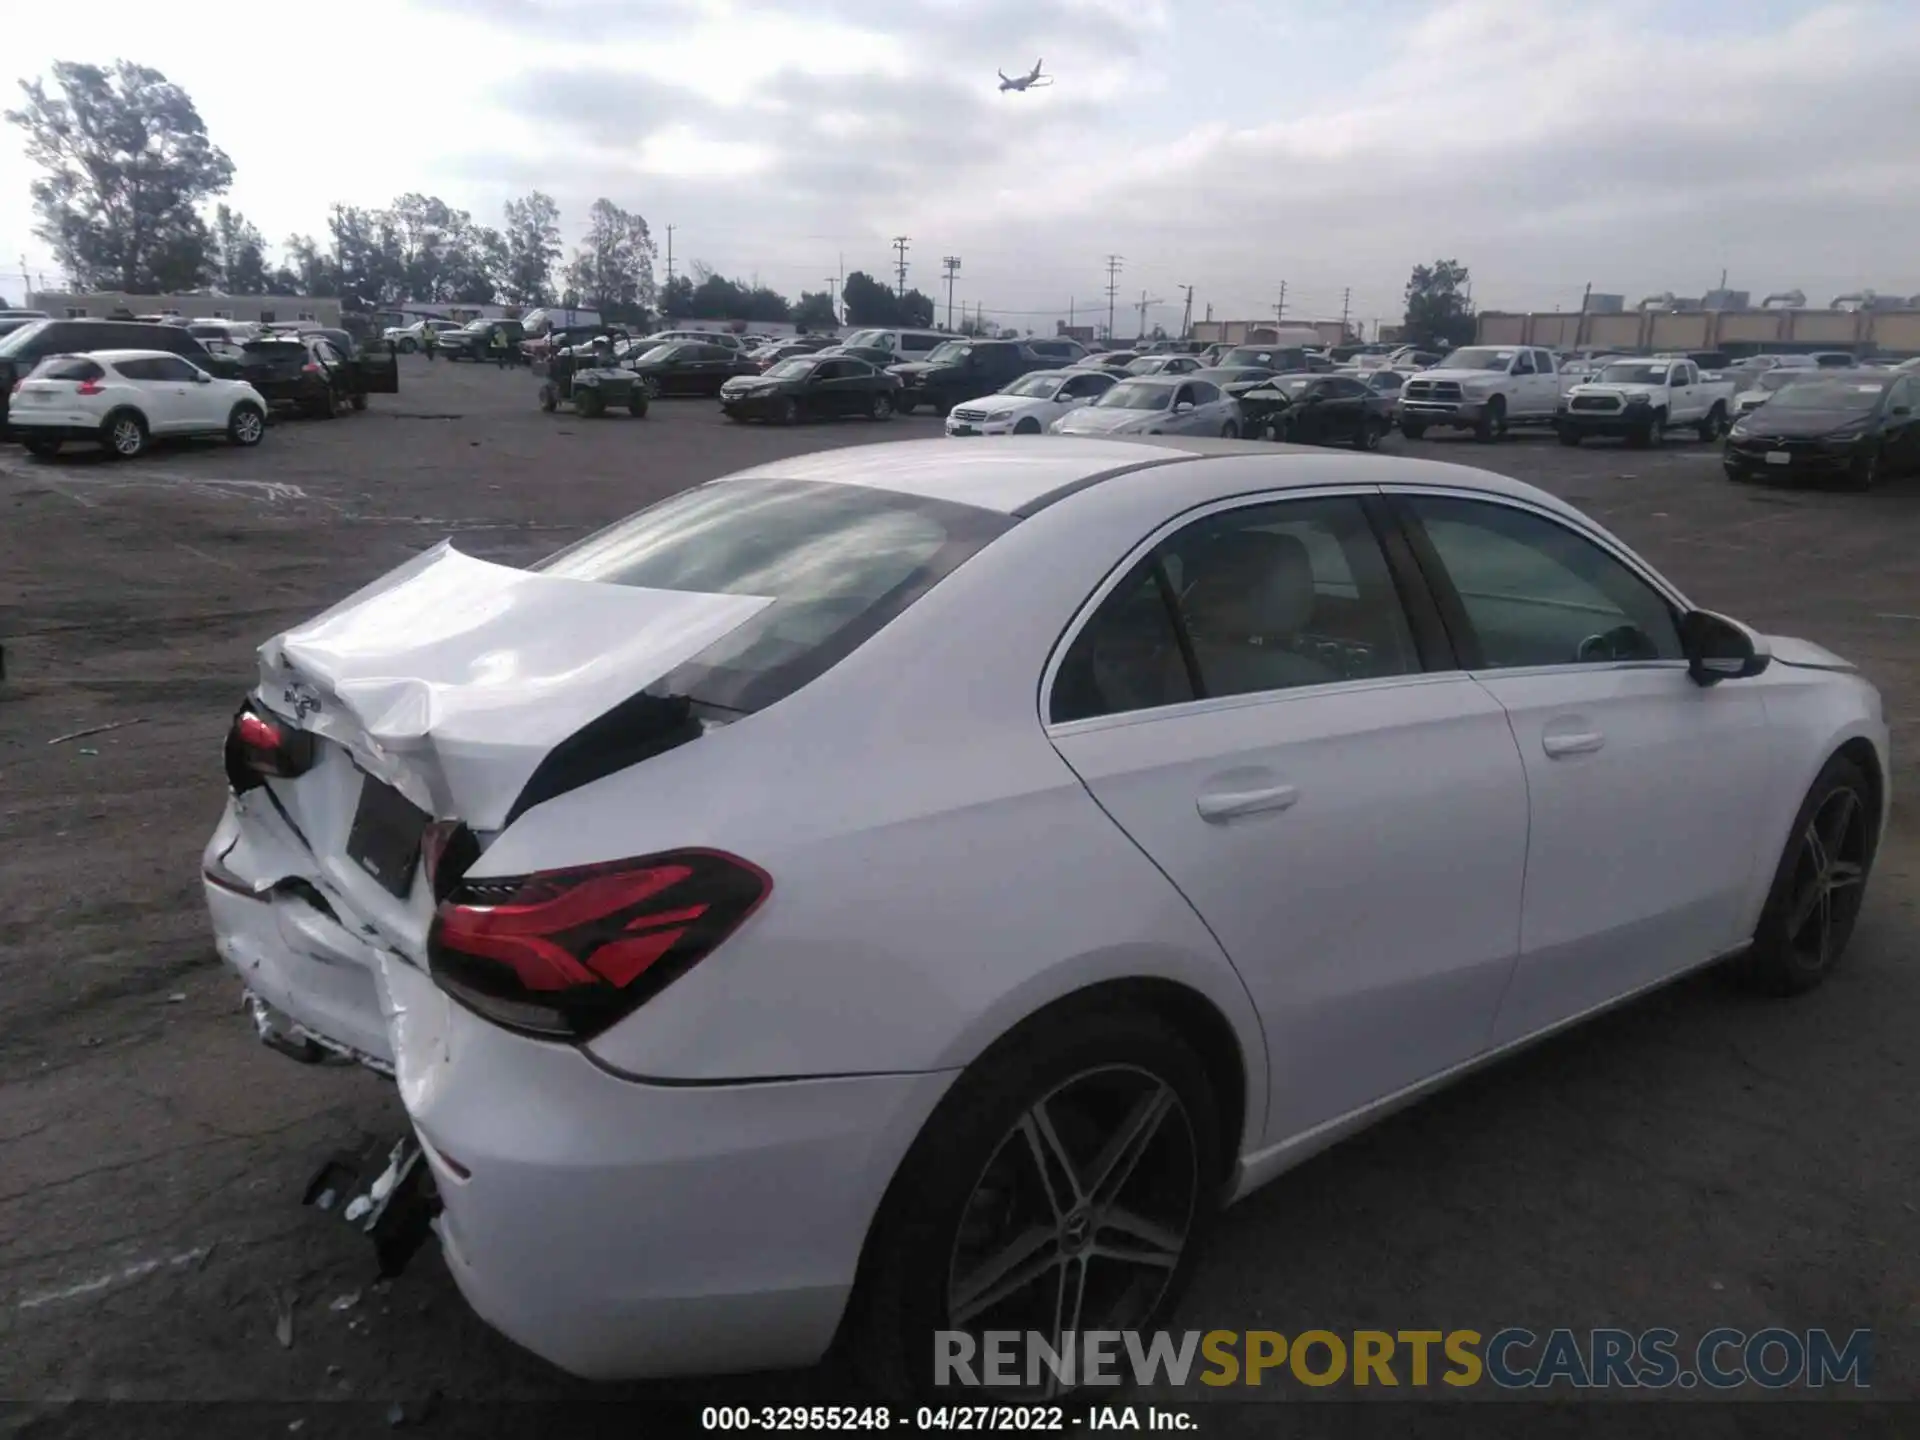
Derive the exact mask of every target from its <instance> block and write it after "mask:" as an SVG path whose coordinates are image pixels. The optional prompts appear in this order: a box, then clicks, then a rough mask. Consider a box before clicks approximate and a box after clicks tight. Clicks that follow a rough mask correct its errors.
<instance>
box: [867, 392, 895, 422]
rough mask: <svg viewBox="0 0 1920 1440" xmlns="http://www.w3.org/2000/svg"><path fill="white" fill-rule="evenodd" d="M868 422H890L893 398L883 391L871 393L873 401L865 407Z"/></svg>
mask: <svg viewBox="0 0 1920 1440" xmlns="http://www.w3.org/2000/svg"><path fill="white" fill-rule="evenodd" d="M867 418H868V419H869V420H891V419H892V418H893V397H892V396H891V395H889V394H888V393H887V392H886V391H884V390H876V391H874V392H873V400H872V402H871V403H870V404H869V405H868V407H867Z"/></svg>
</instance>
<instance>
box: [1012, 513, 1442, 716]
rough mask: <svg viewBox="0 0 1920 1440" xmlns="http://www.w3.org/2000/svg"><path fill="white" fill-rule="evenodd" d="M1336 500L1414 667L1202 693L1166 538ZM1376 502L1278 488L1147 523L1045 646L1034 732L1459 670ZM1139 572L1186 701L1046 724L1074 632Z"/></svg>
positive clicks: (1429, 599)
mask: <svg viewBox="0 0 1920 1440" xmlns="http://www.w3.org/2000/svg"><path fill="white" fill-rule="evenodd" d="M1340 499H1353V500H1357V501H1358V502H1359V504H1360V510H1361V513H1362V515H1363V516H1364V517H1365V519H1366V520H1367V522H1368V526H1369V528H1370V529H1371V530H1372V531H1373V536H1374V539H1375V541H1376V542H1377V543H1378V544H1379V546H1380V549H1381V552H1382V554H1383V555H1384V556H1385V559H1386V565H1387V572H1388V574H1389V576H1391V578H1392V581H1393V586H1394V591H1395V593H1396V594H1397V595H1398V597H1399V599H1400V605H1401V611H1402V614H1403V615H1404V617H1405V619H1406V621H1407V629H1408V631H1409V633H1410V634H1411V635H1412V637H1413V648H1414V655H1413V658H1414V663H1415V666H1416V668H1415V669H1412V670H1409V671H1407V672H1406V673H1405V674H1401V675H1378V676H1373V677H1371V678H1368V679H1364V680H1334V681H1329V682H1328V683H1326V684H1324V685H1297V686H1292V687H1289V688H1287V689H1284V690H1256V691H1251V692H1247V693H1243V694H1234V695H1216V696H1208V695H1207V693H1206V686H1205V684H1204V682H1203V680H1202V678H1201V675H1200V670H1199V662H1198V660H1197V659H1196V657H1195V656H1194V654H1193V645H1192V641H1191V639H1190V638H1189V637H1188V635H1187V632H1186V623H1185V620H1184V619H1183V618H1182V617H1181V615H1180V612H1179V608H1178V606H1177V605H1176V604H1175V603H1174V598H1173V591H1172V586H1171V584H1170V582H1169V580H1168V578H1167V575H1166V573H1165V570H1164V569H1163V567H1162V564H1161V561H1160V557H1159V550H1160V546H1161V545H1162V544H1163V543H1164V542H1165V541H1166V540H1167V538H1168V537H1169V536H1172V535H1176V534H1178V533H1179V532H1180V531H1182V530H1184V529H1186V527H1187V526H1189V525H1191V524H1193V523H1194V522H1195V521H1197V520H1202V519H1205V518H1206V517H1208V516H1209V515H1219V514H1225V513H1227V512H1229V511H1233V510H1248V509H1255V508H1258V507H1261V506H1269V505H1282V504H1286V503H1288V502H1290V501H1296V500H1299V501H1305V500H1340ZM1383 501H1384V497H1383V495H1382V493H1381V487H1380V486H1378V485H1351V484H1348V485H1314V486H1299V487H1297V488H1296V487H1287V488H1285V489H1279V490H1273V489H1266V490H1252V491H1247V492H1244V493H1242V494H1238V495H1226V496H1220V497H1218V498H1216V499H1212V500H1204V501H1201V502H1199V503H1198V504H1195V505H1192V506H1189V507H1188V508H1187V509H1185V510H1182V511H1180V512H1179V513H1178V514H1175V515H1171V516H1169V517H1168V518H1167V519H1166V520H1164V521H1162V522H1161V523H1160V524H1159V525H1157V526H1155V527H1154V529H1153V532H1152V533H1151V534H1150V535H1148V536H1147V537H1146V538H1145V539H1143V540H1141V541H1140V542H1139V543H1138V544H1136V545H1134V546H1133V547H1132V548H1131V549H1129V550H1128V551H1127V552H1126V554H1125V555H1123V556H1122V557H1121V558H1120V560H1119V561H1118V562H1117V563H1116V564H1115V565H1114V566H1113V567H1112V568H1111V569H1109V570H1108V571H1107V573H1106V574H1105V575H1103V576H1102V577H1101V578H1100V583H1099V584H1098V585H1096V586H1095V587H1094V588H1093V590H1092V591H1091V592H1090V593H1089V594H1088V596H1087V598H1086V599H1085V600H1083V601H1082V602H1081V604H1080V607H1079V609H1077V610H1076V611H1075V612H1074V614H1073V617H1072V618H1071V619H1070V620H1069V621H1068V622H1067V625H1066V627H1065V628H1064V629H1063V630H1062V631H1061V632H1060V635H1059V637H1058V638H1057V639H1055V641H1054V642H1053V648H1052V650H1050V651H1049V652H1048V654H1047V660H1046V664H1045V665H1043V666H1042V667H1041V670H1040V684H1039V693H1038V695H1037V697H1036V699H1037V701H1038V712H1039V719H1040V725H1041V728H1042V729H1044V730H1045V731H1046V732H1047V733H1048V734H1049V735H1073V734H1079V733H1080V732H1081V731H1082V730H1094V729H1100V728H1104V727H1106V726H1110V725H1128V724H1138V723H1140V722H1142V721H1150V720H1158V719H1162V718H1165V717H1170V716H1176V715H1189V714H1193V713H1196V707H1201V706H1204V707H1206V708H1207V709H1208V710H1212V709H1217V708H1224V707H1237V706H1241V705H1250V704H1269V703H1273V702H1275V701H1276V700H1282V699H1287V698H1291V697H1295V696H1302V695H1310V694H1311V695H1324V694H1328V693H1330V692H1332V691H1335V690H1338V691H1340V692H1342V693H1345V692H1346V691H1348V690H1354V689H1360V688H1385V687H1387V686H1392V685H1406V684H1423V683H1427V682H1430V681H1434V680H1440V679H1445V678H1447V677H1448V676H1451V675H1457V674H1459V673H1460V672H1461V671H1463V670H1465V669H1466V668H1467V667H1466V666H1464V665H1461V664H1460V663H1458V661H1457V660H1456V659H1455V656H1454V654H1453V652H1452V651H1451V649H1450V648H1449V647H1447V646H1446V644H1445V632H1444V631H1443V630H1441V629H1440V628H1439V616H1438V615H1437V614H1436V613H1435V612H1434V611H1433V610H1431V609H1423V608H1422V607H1424V606H1431V605H1432V604H1433V602H1434V598H1435V597H1434V596H1433V594H1432V593H1431V591H1430V590H1429V588H1428V586H1427V585H1426V583H1425V582H1424V580H1420V579H1417V578H1416V577H1415V576H1414V574H1413V572H1412V571H1411V570H1410V569H1408V566H1409V557H1408V556H1406V555H1405V554H1403V553H1401V551H1400V549H1399V548H1398V546H1404V545H1405V544H1406V543H1407V537H1406V536H1405V535H1404V534H1402V533H1400V531H1399V530H1398V529H1396V528H1395V527H1392V526H1390V525H1388V524H1387V523H1386V522H1387V517H1388V516H1389V515H1390V514H1391V513H1393V512H1391V511H1389V510H1388V508H1387V507H1386V506H1385V505H1384V503H1383ZM1396 541H1397V542H1398V545H1396ZM1149 562H1151V568H1150V570H1148V564H1149ZM1142 570H1148V573H1150V574H1151V575H1152V576H1153V577H1154V583H1155V585H1156V587H1157V588H1158V589H1159V591H1160V595H1161V598H1162V600H1163V601H1164V602H1165V603H1166V604H1167V605H1168V606H1169V608H1170V612H1171V618H1172V619H1173V622H1174V635H1175V639H1176V641H1177V643H1178V644H1179V646H1180V655H1181V659H1182V660H1183V661H1184V662H1185V664H1186V667H1187V682H1188V685H1189V687H1190V688H1191V689H1192V690H1193V692H1194V698H1193V699H1191V700H1181V701H1178V702H1176V703H1174V704H1172V705H1156V706H1153V707H1151V708H1149V709H1145V710H1121V711H1115V712H1113V713H1110V714H1106V715H1087V716H1083V717H1081V718H1079V719H1077V720H1058V721H1056V720H1054V719H1053V718H1052V715H1053V692H1054V687H1055V685H1056V684H1057V683H1058V681H1059V678H1060V668H1061V666H1062V665H1063V664H1065V662H1066V657H1067V655H1068V653H1069V652H1070V651H1071V650H1072V649H1073V645H1074V642H1075V641H1076V640H1078V639H1079V637H1080V633H1081V631H1083V630H1085V629H1086V628H1087V625H1088V624H1089V623H1090V622H1091V621H1092V619H1093V617H1094V616H1095V615H1097V614H1098V613H1099V611H1100V607H1101V606H1103V605H1105V604H1106V602H1107V600H1108V598H1109V597H1111V596H1112V595H1113V593H1114V592H1115V591H1116V590H1118V589H1119V588H1120V586H1122V585H1124V584H1125V583H1126V581H1127V579H1128V578H1129V577H1130V576H1132V575H1134V574H1136V573H1139V572H1140V571H1142Z"/></svg>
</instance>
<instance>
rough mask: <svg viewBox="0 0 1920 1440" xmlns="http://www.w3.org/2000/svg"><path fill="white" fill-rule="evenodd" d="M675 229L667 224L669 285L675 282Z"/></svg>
mask: <svg viewBox="0 0 1920 1440" xmlns="http://www.w3.org/2000/svg"><path fill="white" fill-rule="evenodd" d="M673 229H674V227H673V226H671V225H669V226H667V284H668V285H669V286H671V285H672V284H673Z"/></svg>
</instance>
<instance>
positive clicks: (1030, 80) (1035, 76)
mask: <svg viewBox="0 0 1920 1440" xmlns="http://www.w3.org/2000/svg"><path fill="white" fill-rule="evenodd" d="M1040 65H1041V62H1040V61H1038V60H1036V61H1034V62H1033V69H1032V70H1031V71H1030V72H1029V73H1027V74H1025V75H1009V74H1007V72H1006V71H1004V70H996V71H994V72H993V73H994V74H996V75H998V76H999V77H1000V89H1001V90H1002V91H1003V92H1004V91H1007V90H1018V91H1020V92H1021V93H1022V94H1025V93H1026V92H1027V91H1028V90H1031V89H1033V88H1034V87H1036V86H1038V87H1040V88H1041V89H1045V88H1046V87H1047V86H1049V85H1051V84H1053V77H1052V76H1051V75H1042V74H1041V73H1040Z"/></svg>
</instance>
